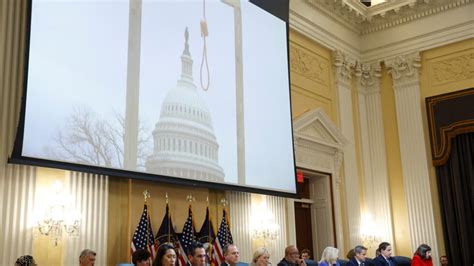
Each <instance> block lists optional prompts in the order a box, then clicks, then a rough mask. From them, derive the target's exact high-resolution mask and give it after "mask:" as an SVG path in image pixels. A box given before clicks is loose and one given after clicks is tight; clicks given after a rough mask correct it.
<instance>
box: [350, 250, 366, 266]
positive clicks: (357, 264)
mask: <svg viewBox="0 0 474 266" xmlns="http://www.w3.org/2000/svg"><path fill="white" fill-rule="evenodd" d="M354 253H355V255H354V258H352V259H351V260H349V263H348V264H347V265H350V266H362V265H364V264H365V259H366V258H367V248H366V247H364V246H361V245H359V246H356V247H355V248H354Z"/></svg>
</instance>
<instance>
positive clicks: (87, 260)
mask: <svg viewBox="0 0 474 266" xmlns="http://www.w3.org/2000/svg"><path fill="white" fill-rule="evenodd" d="M96 255H97V253H95V251H92V250H90V249H84V250H83V251H82V252H81V255H79V265H81V266H94V264H95V256H96Z"/></svg>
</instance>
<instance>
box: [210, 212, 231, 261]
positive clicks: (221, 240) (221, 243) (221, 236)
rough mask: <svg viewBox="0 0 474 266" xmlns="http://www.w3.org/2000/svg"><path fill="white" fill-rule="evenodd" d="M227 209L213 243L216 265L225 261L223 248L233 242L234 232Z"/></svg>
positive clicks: (213, 257)
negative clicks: (231, 228) (232, 232)
mask: <svg viewBox="0 0 474 266" xmlns="http://www.w3.org/2000/svg"><path fill="white" fill-rule="evenodd" d="M226 213H227V212H226V211H225V209H224V211H223V215H222V221H221V224H220V225H219V230H218V231H217V237H216V238H215V239H214V242H213V244H212V247H213V250H212V251H213V252H212V260H213V262H214V263H215V265H221V264H222V263H223V262H224V254H223V251H222V250H223V248H224V247H225V246H227V245H229V244H233V243H234V241H233V240H232V234H231V232H230V225H229V220H228V219H227V216H226Z"/></svg>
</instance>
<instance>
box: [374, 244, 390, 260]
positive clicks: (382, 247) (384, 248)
mask: <svg viewBox="0 0 474 266" xmlns="http://www.w3.org/2000/svg"><path fill="white" fill-rule="evenodd" d="M377 251H378V252H379V253H380V254H381V255H382V256H384V257H385V258H387V259H388V258H390V257H391V256H392V246H391V245H390V243H387V242H382V243H380V244H379V248H377Z"/></svg>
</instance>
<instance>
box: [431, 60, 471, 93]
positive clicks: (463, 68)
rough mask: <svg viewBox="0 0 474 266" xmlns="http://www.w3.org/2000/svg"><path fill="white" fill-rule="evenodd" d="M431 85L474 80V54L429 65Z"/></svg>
mask: <svg viewBox="0 0 474 266" xmlns="http://www.w3.org/2000/svg"><path fill="white" fill-rule="evenodd" d="M431 68H432V71H433V75H434V80H433V81H432V82H433V83H432V84H433V85H441V84H444V83H448V82H453V81H460V80H466V79H473V78H474V53H470V54H463V55H459V56H457V57H452V58H448V59H445V60H442V61H438V62H433V64H432V65H431Z"/></svg>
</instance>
